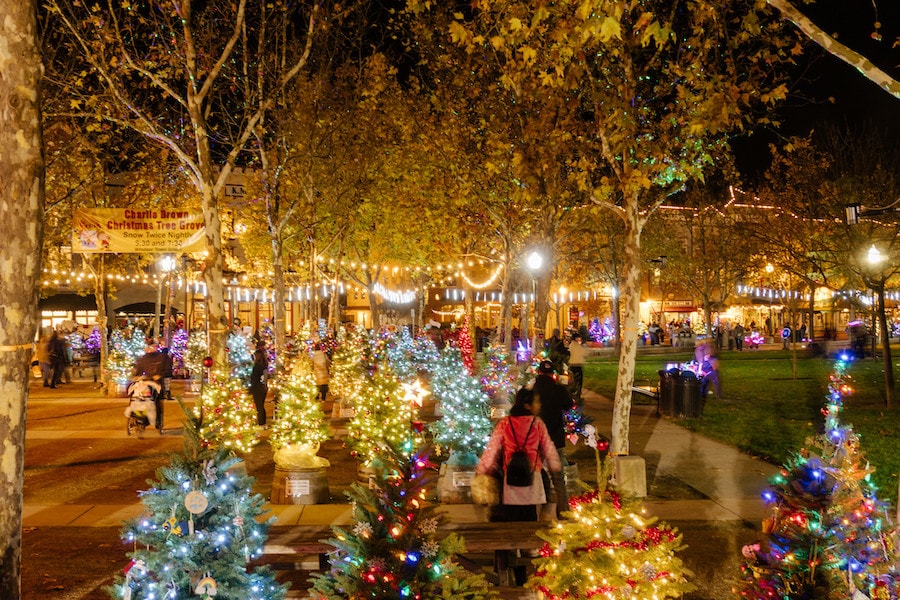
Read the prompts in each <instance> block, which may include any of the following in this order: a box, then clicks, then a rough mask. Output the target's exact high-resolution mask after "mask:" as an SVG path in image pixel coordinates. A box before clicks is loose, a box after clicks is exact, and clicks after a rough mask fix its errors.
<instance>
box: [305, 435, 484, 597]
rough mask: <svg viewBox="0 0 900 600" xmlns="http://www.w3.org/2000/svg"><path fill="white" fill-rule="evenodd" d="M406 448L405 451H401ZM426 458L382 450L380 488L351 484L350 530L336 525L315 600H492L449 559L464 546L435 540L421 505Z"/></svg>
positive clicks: (435, 519) (476, 578)
mask: <svg viewBox="0 0 900 600" xmlns="http://www.w3.org/2000/svg"><path fill="white" fill-rule="evenodd" d="M407 447H408V446H407ZM426 467H427V460H426V458H425V457H424V456H422V455H413V456H410V455H409V453H408V452H407V451H403V450H400V449H397V448H393V447H391V448H386V449H385V452H384V453H383V454H382V456H381V460H380V462H379V464H378V465H377V477H376V478H375V479H374V481H377V482H378V487H374V488H371V489H370V488H368V487H364V486H362V485H360V484H354V485H353V487H352V489H351V490H350V491H349V492H347V496H348V497H349V498H350V501H351V502H352V503H353V519H354V521H355V523H354V525H353V526H352V527H351V528H347V529H345V528H341V527H334V528H333V529H334V534H335V538H334V539H332V540H329V543H330V544H332V545H333V546H334V547H335V551H334V552H333V553H331V554H329V562H330V565H331V569H330V570H329V571H327V572H326V573H320V574H314V575H313V578H314V581H315V583H314V585H313V588H312V590H311V593H312V596H313V598H317V599H323V598H324V599H329V600H338V599H348V600H350V599H353V600H356V599H359V598H378V599H380V600H390V599H396V600H406V599H415V598H418V599H422V600H426V599H433V598H446V599H448V600H449V599H458V600H481V599H487V598H496V597H497V596H496V594H495V593H494V592H493V591H492V589H491V588H490V587H489V586H488V584H487V581H486V580H485V578H484V575H482V574H472V573H469V572H468V571H466V570H465V569H463V568H462V567H460V566H459V565H458V564H456V563H454V562H453V561H452V556H453V555H454V554H459V553H461V552H463V551H464V543H463V540H461V539H460V538H459V537H458V536H456V535H455V534H451V535H449V536H447V537H445V538H444V539H442V540H438V539H436V530H437V527H438V525H439V524H440V522H441V521H440V517H439V516H437V515H436V514H435V511H434V507H433V506H432V505H431V504H429V503H428V502H427V501H426V498H427V496H428V494H427V490H426V483H427V479H426V470H425V469H426Z"/></svg>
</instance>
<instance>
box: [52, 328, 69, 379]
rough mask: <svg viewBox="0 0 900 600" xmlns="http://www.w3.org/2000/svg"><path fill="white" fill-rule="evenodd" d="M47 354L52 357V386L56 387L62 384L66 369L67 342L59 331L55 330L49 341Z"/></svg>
mask: <svg viewBox="0 0 900 600" xmlns="http://www.w3.org/2000/svg"><path fill="white" fill-rule="evenodd" d="M47 354H48V356H49V357H50V386H49V387H52V388H55V387H56V386H58V385H61V384H62V378H63V372H64V371H65V370H66V364H67V361H66V344H65V342H64V341H63V339H62V337H61V336H60V335H59V333H58V332H57V331H56V330H54V331H53V333H52V334H51V335H50V340H49V341H48V342H47Z"/></svg>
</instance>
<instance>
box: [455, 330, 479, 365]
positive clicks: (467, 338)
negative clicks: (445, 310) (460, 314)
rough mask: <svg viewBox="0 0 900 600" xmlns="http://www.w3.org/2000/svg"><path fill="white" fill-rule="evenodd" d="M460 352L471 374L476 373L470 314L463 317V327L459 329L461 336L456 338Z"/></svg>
mask: <svg viewBox="0 0 900 600" xmlns="http://www.w3.org/2000/svg"><path fill="white" fill-rule="evenodd" d="M456 343H457V345H458V347H459V352H460V354H461V355H462V361H463V364H464V365H465V366H466V370H467V371H468V372H469V374H470V375H474V374H475V346H474V344H473V343H472V328H471V326H470V325H469V315H466V318H465V319H463V324H462V327H461V328H460V330H459V336H458V337H457V338H456Z"/></svg>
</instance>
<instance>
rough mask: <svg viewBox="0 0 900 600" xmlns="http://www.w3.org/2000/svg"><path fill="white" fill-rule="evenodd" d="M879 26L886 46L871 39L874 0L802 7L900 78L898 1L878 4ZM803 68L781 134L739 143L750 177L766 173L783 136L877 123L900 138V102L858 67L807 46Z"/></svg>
mask: <svg viewBox="0 0 900 600" xmlns="http://www.w3.org/2000/svg"><path fill="white" fill-rule="evenodd" d="M874 2H875V3H876V4H877V7H878V13H877V14H878V18H877V20H878V21H880V22H881V29H880V31H881V34H882V38H883V39H882V41H881V42H877V41H875V40H873V39H872V37H871V34H872V32H873V31H874V23H875V21H876V16H875V15H876V13H875V9H874V8H873V4H872V0H817V1H816V3H815V4H812V5H803V4H802V3H801V2H798V1H796V0H795V1H794V4H795V5H797V6H799V7H800V8H801V9H802V10H803V12H804V13H805V14H807V15H808V16H810V18H812V19H813V21H814V22H815V23H817V24H818V25H819V26H821V27H822V28H823V29H824V30H825V31H826V32H828V33H831V34H837V37H838V40H839V41H841V42H842V43H843V44H845V45H847V46H849V47H851V48H853V49H854V50H856V51H857V52H860V53H862V54H863V55H865V56H866V57H867V58H869V59H870V60H872V61H873V62H874V63H875V64H877V65H878V66H879V67H880V68H882V69H883V70H885V71H886V72H888V73H889V74H891V75H892V76H893V77H894V78H895V79H897V78H900V47H898V48H893V45H894V43H895V41H896V40H897V39H898V38H900V0H874ZM804 50H805V54H804V56H803V57H801V59H800V61H801V64H799V65H798V66H797V68H796V69H795V71H794V72H793V80H794V84H793V88H792V90H791V92H792V93H791V95H790V97H789V98H788V100H787V101H786V102H785V103H784V105H783V106H782V107H781V108H780V109H779V113H780V116H781V121H782V123H783V127H782V129H781V131H780V132H778V133H776V132H774V131H760V132H757V133H755V134H754V135H753V136H751V137H750V138H749V139H745V140H736V142H735V149H736V152H737V153H738V164H739V167H740V168H741V170H742V171H744V172H746V173H747V175H748V177H749V178H751V179H752V178H753V177H754V176H755V175H758V174H759V171H760V170H762V169H763V168H765V165H766V164H767V160H766V158H765V157H764V156H763V155H766V154H767V147H768V144H769V143H773V142H774V143H777V142H778V140H779V134H780V135H805V134H806V133H808V132H809V131H810V130H812V129H821V128H822V127H823V126H824V125H825V124H827V123H831V124H835V125H838V126H841V127H849V128H851V129H857V128H859V127H862V126H864V125H865V124H872V123H875V124H877V125H878V127H879V129H882V130H884V131H885V132H886V134H887V135H891V136H893V137H898V136H900V99H898V98H896V97H894V96H891V95H890V94H888V93H887V92H885V91H884V90H882V89H881V88H879V87H878V86H876V85H875V84H874V83H872V82H871V81H869V80H868V79H867V78H866V77H864V76H863V75H861V74H860V73H859V72H858V71H857V70H856V69H855V68H854V67H851V66H850V65H848V64H846V63H844V62H843V61H841V60H839V59H837V58H835V57H833V56H832V55H831V54H829V53H827V52H825V51H824V50H823V49H821V48H820V47H819V46H818V45H816V44H813V43H812V42H808V43H806V44H805V46H804Z"/></svg>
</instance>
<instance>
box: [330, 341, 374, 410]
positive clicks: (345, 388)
mask: <svg viewBox="0 0 900 600" xmlns="http://www.w3.org/2000/svg"><path fill="white" fill-rule="evenodd" d="M367 347H368V339H367V337H366V334H365V332H364V331H362V330H359V329H357V328H355V327H346V328H342V329H341V330H340V332H339V333H338V344H337V347H336V348H335V350H334V354H332V362H331V379H330V381H329V382H328V386H329V388H330V389H331V393H332V394H334V395H335V396H336V397H339V398H349V397H351V396H353V395H354V394H356V393H358V391H359V386H360V385H361V383H362V378H363V366H362V361H363V357H364V353H365V352H366V350H367Z"/></svg>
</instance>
